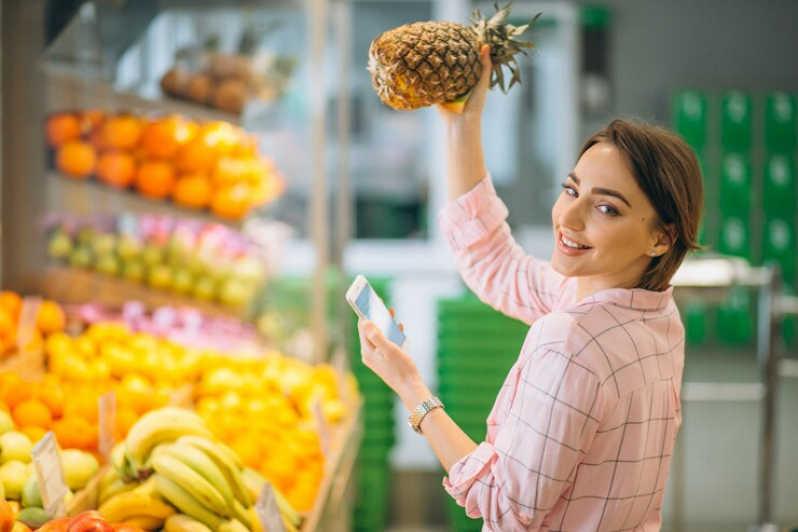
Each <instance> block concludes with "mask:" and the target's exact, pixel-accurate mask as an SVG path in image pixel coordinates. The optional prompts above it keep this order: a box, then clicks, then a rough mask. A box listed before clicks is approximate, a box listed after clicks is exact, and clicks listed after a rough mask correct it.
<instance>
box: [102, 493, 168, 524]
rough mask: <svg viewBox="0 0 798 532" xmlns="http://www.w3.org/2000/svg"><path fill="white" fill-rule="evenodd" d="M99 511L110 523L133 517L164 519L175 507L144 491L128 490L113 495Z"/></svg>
mask: <svg viewBox="0 0 798 532" xmlns="http://www.w3.org/2000/svg"><path fill="white" fill-rule="evenodd" d="M99 512H100V513H101V514H102V515H103V517H105V518H106V519H107V520H108V521H109V522H110V523H121V522H123V521H127V520H129V519H131V518H133V517H152V518H157V519H160V520H161V521H163V520H164V519H166V518H167V517H169V516H170V515H172V514H174V513H175V509H174V508H173V507H172V506H171V505H169V504H166V503H165V502H164V501H162V500H160V499H158V498H157V497H155V496H153V495H149V494H147V493H145V492H143V491H136V490H133V491H126V492H124V493H120V494H119V495H115V496H114V497H111V498H110V499H108V500H107V501H105V502H104V503H103V504H101V505H100V508H99Z"/></svg>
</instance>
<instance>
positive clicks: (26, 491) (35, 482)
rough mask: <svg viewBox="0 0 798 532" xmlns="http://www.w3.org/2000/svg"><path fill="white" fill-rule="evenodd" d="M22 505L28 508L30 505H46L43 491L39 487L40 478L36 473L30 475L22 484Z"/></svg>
mask: <svg viewBox="0 0 798 532" xmlns="http://www.w3.org/2000/svg"><path fill="white" fill-rule="evenodd" d="M22 506H24V507H26V508H27V507H28V506H39V507H43V506H44V502H42V492H41V490H40V489H39V479H38V477H37V476H36V474H35V473H34V474H33V475H28V479H27V480H26V481H25V484H24V485H23V486H22Z"/></svg>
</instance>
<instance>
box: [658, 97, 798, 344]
mask: <svg viewBox="0 0 798 532" xmlns="http://www.w3.org/2000/svg"><path fill="white" fill-rule="evenodd" d="M671 110H672V120H673V128H674V130H675V131H676V132H677V133H679V134H681V135H682V137H684V139H685V140H686V141H687V142H688V143H689V144H690V146H691V147H692V148H693V150H694V151H695V152H696V155H697V156H698V158H699V161H700V162H701V165H702V170H703V172H704V176H705V185H706V198H707V202H706V205H705V207H706V210H705V212H706V219H705V227H704V228H703V229H704V231H703V234H704V235H706V237H705V238H704V239H703V243H704V244H708V245H709V246H710V249H712V250H714V251H718V252H720V253H722V254H725V255H730V256H735V257H742V258H745V259H746V260H748V261H750V262H751V263H752V264H755V265H760V264H767V263H771V262H775V263H777V264H778V265H779V267H780V269H781V272H782V276H783V281H784V285H785V290H786V291H788V292H792V291H793V290H794V289H795V287H796V255H797V254H798V250H796V213H797V212H798V210H797V209H796V204H797V203H798V197H797V196H796V183H795V179H796V177H795V167H796V97H795V95H794V94H791V93H788V92H770V93H766V94H751V93H748V92H745V91H740V90H727V91H723V92H721V93H708V92H703V91H699V90H684V91H679V92H677V93H676V94H675V95H674V97H673V98H672V101H671ZM707 226H709V229H707ZM754 306H755V304H754V298H753V294H752V293H751V292H750V290H748V289H745V288H738V289H734V290H732V291H731V294H730V295H729V298H728V300H727V301H726V302H724V303H723V304H722V305H720V306H719V307H718V308H716V309H710V308H707V307H706V306H704V305H702V304H701V303H697V302H694V303H691V305H690V306H688V308H687V309H686V312H685V322H686V325H687V337H688V341H690V342H691V343H701V342H703V341H705V340H708V339H710V337H714V338H717V339H718V340H720V341H723V342H726V343H730V344H738V345H745V344H748V343H750V342H751V341H752V339H753V337H754V323H755V316H754V314H755V312H754ZM713 316H714V323H712V321H713V320H712V318H713ZM713 325H714V331H713V330H712V329H713ZM784 331H785V340H786V341H787V342H788V343H790V342H792V341H793V340H794V336H795V335H794V323H792V322H790V323H788V324H785V328H784Z"/></svg>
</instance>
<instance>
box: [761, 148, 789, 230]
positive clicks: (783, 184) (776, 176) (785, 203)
mask: <svg viewBox="0 0 798 532" xmlns="http://www.w3.org/2000/svg"><path fill="white" fill-rule="evenodd" d="M763 179H764V183H763V187H762V207H763V209H764V211H765V212H767V213H768V214H770V215H774V214H776V215H781V216H792V215H794V214H795V212H796V206H795V202H796V195H795V190H796V185H795V165H794V164H793V162H792V157H791V156H787V155H784V154H771V155H770V156H769V157H768V158H767V159H766V160H765V169H764V172H763Z"/></svg>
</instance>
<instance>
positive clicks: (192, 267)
mask: <svg viewBox="0 0 798 532" xmlns="http://www.w3.org/2000/svg"><path fill="white" fill-rule="evenodd" d="M186 267H187V268H188V269H189V271H190V272H191V273H192V274H194V275H205V274H206V273H208V263H207V262H206V261H205V260H204V259H202V258H201V257H200V256H199V255H197V254H196V253H192V254H190V255H189V256H188V258H187V259H186Z"/></svg>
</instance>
